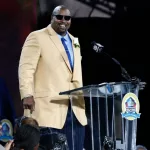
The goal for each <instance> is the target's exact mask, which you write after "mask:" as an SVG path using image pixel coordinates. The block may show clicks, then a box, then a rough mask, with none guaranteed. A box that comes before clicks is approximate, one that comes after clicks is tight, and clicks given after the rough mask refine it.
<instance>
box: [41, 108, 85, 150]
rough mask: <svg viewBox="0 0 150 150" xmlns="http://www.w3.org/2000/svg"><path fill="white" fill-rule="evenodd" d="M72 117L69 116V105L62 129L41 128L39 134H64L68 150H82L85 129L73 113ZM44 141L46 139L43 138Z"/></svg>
mask: <svg viewBox="0 0 150 150" xmlns="http://www.w3.org/2000/svg"><path fill="white" fill-rule="evenodd" d="M72 115H73V133H72ZM72 115H71V106H70V105H69V109H68V113H67V118H66V122H65V125H64V127H63V128H62V129H54V128H41V134H43V131H44V134H49V133H50V132H58V133H62V134H65V135H66V138H67V143H68V146H69V150H83V147H84V136H85V127H84V126H82V125H81V124H80V123H79V121H78V120H77V118H76V116H75V115H74V113H73V112H72ZM72 135H73V138H74V142H73V141H72ZM45 140H47V138H45ZM73 145H74V146H73ZM73 147H74V148H73Z"/></svg>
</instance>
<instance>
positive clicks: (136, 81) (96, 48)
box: [91, 41, 146, 90]
mask: <svg viewBox="0 0 150 150" xmlns="http://www.w3.org/2000/svg"><path fill="white" fill-rule="evenodd" d="M91 44H92V45H93V50H94V51H95V52H96V53H104V54H105V55H106V56H107V57H109V58H110V59H112V60H113V62H115V63H116V64H117V65H119V67H120V69H121V75H122V77H123V78H124V79H126V80H127V81H128V82H132V83H133V84H134V85H137V84H138V85H139V88H140V90H143V89H144V87H145V85H146V82H141V80H140V79H139V78H137V77H131V76H130V75H129V73H128V72H127V71H126V69H125V68H124V67H123V66H122V65H121V64H120V62H119V61H118V60H116V59H115V58H113V57H111V56H110V55H109V54H108V53H106V52H104V51H103V48H104V46H103V45H101V44H99V43H96V42H94V41H93V42H92V43H91Z"/></svg>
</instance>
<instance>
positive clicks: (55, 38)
mask: <svg viewBox="0 0 150 150" xmlns="http://www.w3.org/2000/svg"><path fill="white" fill-rule="evenodd" d="M47 29H48V32H49V34H50V38H51V40H52V41H53V43H54V44H55V46H56V47H57V49H58V50H59V52H60V54H61V56H62V57H63V59H64V61H65V63H66V65H67V66H68V69H69V70H70V72H71V73H72V70H71V66H70V63H69V59H68V56H67V53H66V51H65V49H64V46H63V44H62V43H61V41H60V39H59V37H58V35H57V33H56V32H55V31H54V30H53V29H52V27H51V25H49V26H48V27H47Z"/></svg>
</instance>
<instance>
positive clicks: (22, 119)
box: [14, 116, 39, 133]
mask: <svg viewBox="0 0 150 150" xmlns="http://www.w3.org/2000/svg"><path fill="white" fill-rule="evenodd" d="M24 124H29V125H32V126H34V127H36V128H38V127H39V124H38V122H37V120H35V119H33V118H31V117H26V116H22V117H20V118H17V119H16V120H15V126H14V133H16V130H17V128H19V127H21V126H22V125H24Z"/></svg>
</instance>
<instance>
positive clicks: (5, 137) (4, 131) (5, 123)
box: [0, 119, 13, 142]
mask: <svg viewBox="0 0 150 150" xmlns="http://www.w3.org/2000/svg"><path fill="white" fill-rule="evenodd" d="M0 122H1V129H0V141H3V142H7V141H9V140H12V139H13V127H12V124H11V122H10V121H9V120H8V119H3V120H1V121H0Z"/></svg>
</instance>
